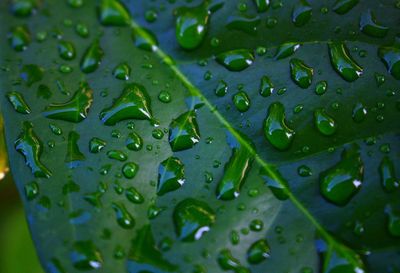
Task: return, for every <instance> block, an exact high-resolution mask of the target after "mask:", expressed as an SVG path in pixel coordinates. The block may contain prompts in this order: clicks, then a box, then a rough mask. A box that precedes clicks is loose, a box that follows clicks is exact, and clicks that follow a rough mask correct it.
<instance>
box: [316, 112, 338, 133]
mask: <svg viewBox="0 0 400 273" xmlns="http://www.w3.org/2000/svg"><path fill="white" fill-rule="evenodd" d="M314 124H315V127H316V128H317V129H318V131H319V132H320V133H321V134H323V135H326V136H331V135H333V134H334V133H335V132H336V129H337V126H336V122H335V120H334V119H333V118H332V117H331V116H330V115H328V113H326V111H325V109H323V108H317V109H316V110H315V111H314Z"/></svg>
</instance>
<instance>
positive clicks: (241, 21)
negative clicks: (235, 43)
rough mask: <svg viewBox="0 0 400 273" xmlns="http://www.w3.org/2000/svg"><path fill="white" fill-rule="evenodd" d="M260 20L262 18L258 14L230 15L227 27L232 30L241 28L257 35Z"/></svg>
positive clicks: (240, 29)
mask: <svg viewBox="0 0 400 273" xmlns="http://www.w3.org/2000/svg"><path fill="white" fill-rule="evenodd" d="M260 22H261V18H260V16H258V15H246V14H240V15H232V16H229V18H228V21H227V23H226V25H225V27H226V28H227V29H230V30H239V31H243V32H245V33H248V34H252V35H255V34H256V33H257V27H258V25H259V24H260Z"/></svg>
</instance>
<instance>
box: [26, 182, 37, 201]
mask: <svg viewBox="0 0 400 273" xmlns="http://www.w3.org/2000/svg"><path fill="white" fill-rule="evenodd" d="M24 192H25V197H26V199H27V200H28V201H32V200H33V199H35V198H36V197H37V196H38V195H39V184H38V183H37V182H36V181H32V182H30V183H28V184H26V185H25V186H24Z"/></svg>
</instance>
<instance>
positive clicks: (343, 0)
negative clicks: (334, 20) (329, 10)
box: [333, 0, 359, 14]
mask: <svg viewBox="0 0 400 273" xmlns="http://www.w3.org/2000/svg"><path fill="white" fill-rule="evenodd" d="M358 2H359V0H337V1H336V3H335V5H334V6H333V10H334V11H335V12H336V13H337V14H345V13H347V12H349V11H350V10H351V9H352V8H353V7H354V6H355V5H357V4H358Z"/></svg>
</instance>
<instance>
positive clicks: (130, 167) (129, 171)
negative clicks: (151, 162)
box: [122, 162, 139, 179]
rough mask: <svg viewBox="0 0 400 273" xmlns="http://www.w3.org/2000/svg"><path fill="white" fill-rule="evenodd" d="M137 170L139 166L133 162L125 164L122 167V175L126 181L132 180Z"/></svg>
mask: <svg viewBox="0 0 400 273" xmlns="http://www.w3.org/2000/svg"><path fill="white" fill-rule="evenodd" d="M138 170H139V166H138V165H137V164H136V163H134V162H128V163H125V164H124V166H123V167H122V173H123V175H124V176H125V177H126V178H128V179H132V178H134V177H135V176H136V173H137V172H138Z"/></svg>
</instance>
